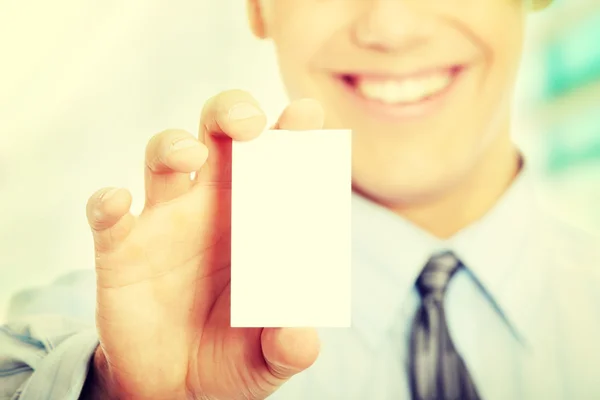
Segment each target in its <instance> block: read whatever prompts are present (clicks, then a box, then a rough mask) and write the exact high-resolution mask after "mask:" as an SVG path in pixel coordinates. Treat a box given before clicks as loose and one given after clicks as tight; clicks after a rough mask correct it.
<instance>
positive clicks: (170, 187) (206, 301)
mask: <svg viewBox="0 0 600 400" xmlns="http://www.w3.org/2000/svg"><path fill="white" fill-rule="evenodd" d="M323 119H324V118H323V111H322V109H321V107H320V105H319V104H318V103H316V102H315V101H312V100H301V101H297V102H294V103H292V104H291V105H289V106H288V107H287V108H286V110H285V111H284V112H283V114H282V115H281V117H280V119H279V121H278V123H277V124H276V126H275V127H274V128H275V129H287V130H303V129H319V128H321V127H322V125H323ZM265 124H266V117H265V114H264V113H263V111H261V110H260V108H259V106H258V104H257V102H256V101H255V100H254V99H253V98H252V97H251V96H250V95H249V94H247V93H245V92H242V91H229V92H224V93H221V94H219V95H217V96H216V97H214V98H212V99H211V100H209V101H208V102H207V103H206V104H205V106H204V109H203V111H202V116H201V122H200V133H199V139H195V138H194V137H193V136H192V135H191V134H189V133H187V132H184V131H180V130H169V131H165V132H162V133H160V134H158V135H156V136H155V137H153V138H152V139H151V140H150V142H149V143H148V146H147V149H146V170H145V182H146V186H145V188H146V189H145V190H146V202H145V207H144V209H143V211H142V213H141V215H139V216H137V217H136V216H133V215H132V214H131V213H130V212H129V208H130V205H131V195H130V193H129V192H128V191H127V190H125V189H103V190H100V191H98V192H96V193H95V194H94V195H93V196H92V197H91V198H90V200H89V202H88V206H87V215H88V220H89V224H90V226H91V229H92V232H93V236H94V243H95V251H96V272H97V311H96V321H97V329H98V333H99V338H100V346H99V347H98V350H97V351H96V355H95V361H94V365H95V370H94V371H93V376H95V377H97V381H96V384H99V385H100V386H101V387H102V391H104V393H105V394H106V395H107V397H108V398H111V399H112V398H119V399H121V398H122V399H128V400H135V399H145V400H147V399H160V400H165V399H169V400H171V399H225V400H232V399H264V398H266V397H267V396H268V395H270V394H271V393H272V392H274V391H275V390H276V389H277V388H278V387H279V386H280V385H282V384H283V383H284V382H285V381H286V380H288V379H289V378H290V377H291V376H293V375H294V374H296V373H298V372H300V371H302V370H304V369H306V368H308V367H309V366H310V365H311V364H312V363H313V362H314V361H315V359H316V357H317V355H318V352H319V340H318V337H317V336H316V333H315V331H314V330H313V329H308V328H307V329H291V328H285V329H267V328H264V329H262V328H252V329H241V328H235V329H234V328H230V322H229V321H230V320H229V315H230V204H231V141H232V140H240V141H242V140H251V139H253V138H256V137H257V136H258V135H259V134H260V133H261V132H262V131H263V130H264V128H265ZM108 161H109V160H108ZM193 172H197V173H196V176H195V177H194V178H190V175H191V173H193ZM257 234H260V228H259V227H257ZM274 301H276V299H274Z"/></svg>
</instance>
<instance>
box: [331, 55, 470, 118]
mask: <svg viewBox="0 0 600 400" xmlns="http://www.w3.org/2000/svg"><path fill="white" fill-rule="evenodd" d="M465 72H466V67H462V66H461V67H459V68H456V69H454V71H452V78H451V80H450V83H449V84H448V86H446V87H445V88H444V89H442V90H441V91H439V92H437V93H435V94H434V95H431V96H429V97H427V98H425V99H423V100H421V101H418V102H415V103H410V104H388V103H383V102H381V101H378V100H372V99H368V98H366V97H364V96H363V95H361V94H360V93H358V91H357V90H356V88H355V86H354V85H352V84H351V83H349V82H347V81H346V80H345V79H344V78H343V77H336V81H337V82H339V84H340V85H341V86H342V89H343V90H344V92H345V94H346V95H347V96H348V98H349V99H350V101H351V102H352V103H354V104H355V106H357V107H359V108H361V109H362V111H363V112H365V111H366V112H367V113H368V114H371V115H372V116H373V117H374V118H377V119H380V120H381V119H383V120H392V121H396V122H398V121H399V120H407V119H416V118H423V117H427V116H430V115H432V114H434V113H435V112H436V111H438V110H439V109H440V108H442V106H443V105H444V103H445V102H446V101H447V99H448V97H449V96H450V94H451V93H452V92H453V91H454V90H455V89H456V87H457V85H458V84H459V83H460V80H461V79H462V78H463V76H464V75H465Z"/></svg>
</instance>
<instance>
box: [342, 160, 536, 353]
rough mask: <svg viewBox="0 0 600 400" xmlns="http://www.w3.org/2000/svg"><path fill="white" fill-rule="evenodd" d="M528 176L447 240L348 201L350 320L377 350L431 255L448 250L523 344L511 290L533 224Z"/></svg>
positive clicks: (520, 309) (520, 308)
mask: <svg viewBox="0 0 600 400" xmlns="http://www.w3.org/2000/svg"><path fill="white" fill-rule="evenodd" d="M530 175H531V173H530V171H529V170H528V169H527V168H526V166H525V165H524V166H523V168H522V170H521V172H520V173H519V175H518V177H517V178H516V179H515V180H514V181H513V183H512V185H511V187H510V188H509V189H508V190H507V191H506V192H505V193H504V195H503V196H502V197H501V198H500V200H499V201H498V202H497V203H496V205H495V206H494V207H493V208H492V209H491V210H490V211H489V212H488V213H487V214H486V215H485V216H484V217H483V218H482V219H480V220H479V221H477V222H476V223H474V224H472V225H470V226H468V227H467V228H465V229H463V230H462V231H460V232H459V233H458V234H456V235H454V236H453V237H452V238H450V239H448V240H441V239H438V238H436V237H434V236H432V235H430V234H429V233H427V232H425V231H423V230H422V229H420V228H419V227H417V226H416V225H414V224H412V223H411V222H409V221H407V220H405V219H402V218H400V217H398V216H397V215H396V214H394V213H392V212H391V211H389V210H387V209H385V208H384V207H381V206H379V205H377V204H375V203H373V202H371V201H369V200H367V199H365V198H364V197H361V196H360V195H358V194H353V199H352V240H353V246H352V248H353V294H354V295H353V303H354V306H353V319H354V321H360V326H357V328H358V329H359V330H361V331H362V333H364V335H365V336H366V338H367V340H368V341H369V342H370V343H371V344H373V345H378V344H379V343H380V342H381V339H382V336H383V335H386V334H387V333H388V332H389V330H390V329H391V327H392V324H393V323H394V322H395V321H396V320H397V318H396V317H397V316H398V315H399V312H400V309H401V306H402V304H403V303H404V302H405V301H406V300H407V299H408V296H409V295H410V294H411V291H412V289H413V287H414V282H415V280H416V279H417V277H418V275H419V273H420V272H421V270H422V268H423V267H424V266H425V264H426V262H427V260H428V259H429V258H430V257H431V256H432V255H433V254H435V253H437V252H440V251H444V250H451V251H453V252H454V253H455V254H456V256H457V257H458V258H459V259H460V260H461V261H462V263H463V264H464V265H465V266H466V267H467V268H468V269H469V271H470V272H471V273H472V275H473V276H474V277H475V279H476V281H477V282H478V283H479V284H480V285H481V286H482V288H483V289H484V290H485V292H486V293H487V295H488V297H490V299H491V300H492V301H493V303H494V306H495V307H497V308H498V310H499V311H500V313H501V314H502V315H503V317H504V318H505V320H506V321H507V323H508V324H509V328H510V329H512V330H513V332H514V333H515V334H517V335H518V336H519V338H520V339H523V338H524V336H525V330H524V327H525V326H526V323H527V318H528V315H529V314H528V311H529V310H528V309H527V307H524V304H523V303H524V302H522V301H521V300H522V298H520V300H519V299H517V298H516V297H515V295H516V294H515V292H514V290H511V288H510V283H511V282H512V280H513V278H514V277H515V274H516V273H517V272H519V273H521V272H522V271H520V267H521V264H522V255H523V252H524V250H525V246H526V240H525V239H526V238H527V237H528V236H529V234H530V232H531V228H532V226H533V225H534V224H533V217H534V214H535V213H534V211H535V209H536V207H535V205H534V200H533V199H534V195H533V190H532V185H531V177H530Z"/></svg>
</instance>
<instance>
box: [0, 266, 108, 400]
mask: <svg viewBox="0 0 600 400" xmlns="http://www.w3.org/2000/svg"><path fill="white" fill-rule="evenodd" d="M93 278H94V276H93V271H91V274H90V272H88V271H86V272H84V273H76V274H71V275H69V276H66V277H63V278H61V279H60V280H58V281H56V282H54V283H53V284H52V285H49V286H46V287H41V288H38V289H33V290H27V291H24V292H21V293H19V294H17V295H16V296H15V297H14V298H13V300H12V301H11V303H10V307H9V310H8V321H9V322H8V323H6V324H5V325H2V326H0V400H38V399H39V400H41V399H44V400H71V399H72V400H77V399H79V397H80V394H81V391H82V388H83V384H84V382H85V379H86V377H87V373H88V369H89V365H90V361H91V359H92V356H93V354H94V351H95V349H96V347H97V346H98V337H97V334H96V329H95V325H94V322H93V318H94V306H93V305H94V296H93V293H95V290H94V286H95V285H94V284H93V281H94V279H93Z"/></svg>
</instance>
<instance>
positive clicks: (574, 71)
mask: <svg viewBox="0 0 600 400" xmlns="http://www.w3.org/2000/svg"><path fill="white" fill-rule="evenodd" d="M544 62H545V70H546V84H545V85H544V86H545V90H544V97H545V98H546V99H553V98H556V97H559V96H562V95H564V94H566V93H567V92H569V91H571V90H572V89H575V88H578V87H581V86H583V85H586V84H588V83H591V82H593V81H594V80H596V79H600V9H599V11H598V12H596V13H593V14H590V15H588V16H587V18H585V19H584V20H582V21H581V23H579V24H577V25H575V26H573V28H572V29H571V30H570V31H568V32H566V34H565V35H564V36H561V37H559V38H558V39H556V40H555V41H554V42H552V43H550V44H549V45H548V47H547V48H546V49H545V55H544Z"/></svg>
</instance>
